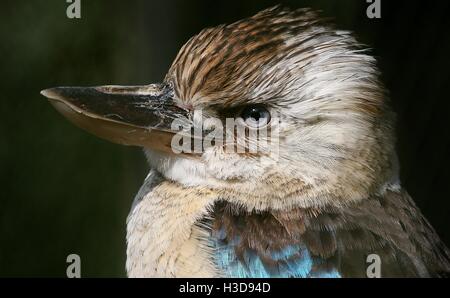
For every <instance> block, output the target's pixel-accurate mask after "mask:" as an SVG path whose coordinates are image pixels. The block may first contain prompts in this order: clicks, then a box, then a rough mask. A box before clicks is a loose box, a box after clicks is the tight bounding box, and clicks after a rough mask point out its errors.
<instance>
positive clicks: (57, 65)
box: [0, 0, 450, 277]
mask: <svg viewBox="0 0 450 298" xmlns="http://www.w3.org/2000/svg"><path fill="white" fill-rule="evenodd" d="M278 3H281V4H283V5H285V6H288V7H291V8H299V7H313V8H315V9H319V10H322V11H323V14H324V15H325V16H328V17H332V18H334V19H335V22H336V23H337V24H338V26H339V27H340V28H342V29H348V30H352V31H354V32H355V34H356V36H357V37H358V39H359V40H360V41H362V42H364V43H366V44H367V45H368V46H369V47H371V48H372V49H373V50H372V53H373V54H374V55H375V56H376V57H377V59H378V61H379V66H380V68H381V71H382V73H383V81H384V83H385V84H386V85H387V87H388V89H389V90H390V93H391V98H392V105H393V107H394V109H395V111H396V112H397V114H398V121H397V135H398V144H397V147H398V153H399V157H400V162H401V178H402V182H403V185H404V186H405V187H406V189H407V190H408V191H409V193H410V194H411V196H412V197H413V198H414V200H415V201H416V203H417V204H418V206H419V207H420V208H421V210H422V211H423V213H424V214H425V216H426V217H427V218H428V219H429V220H430V222H431V223H432V225H433V226H434V227H435V229H436V230H437V232H438V234H439V235H440V236H441V237H442V239H443V240H444V242H446V244H447V245H450V229H449V224H450V218H449V215H450V175H449V171H450V170H449V169H450V164H449V161H450V158H449V154H450V134H449V129H450V125H449V124H450V119H449V118H450V113H449V107H450V105H449V100H450V98H449V94H450V75H449V70H450V58H449V57H448V55H449V53H450V39H449V29H450V27H449V19H450V15H449V14H450V5H449V3H450V2H448V1H423V2H419V1H411V0H408V1H399V0H396V1H392V0H389V1H386V0H382V1H381V3H382V7H381V13H382V18H381V19H378V20H377V19H368V18H367V16H366V8H367V6H368V4H367V3H366V0H346V1H343V0H339V1H337V0H315V1H302V0H292V1H269V0H254V1H230V0H228V1H197V0H189V1H184V0H172V1H167V0H165V1H143V0H130V1H118V0H117V1H113V0H95V1H92V0H91V1H86V0H82V1H81V13H82V18H81V19H80V20H77V19H68V18H67V16H66V8H67V5H68V4H67V3H66V1H65V0H33V1H24V0H15V1H9V0H6V1H2V2H1V4H0V37H1V42H0V54H1V55H0V57H1V62H0V63H1V66H0V84H1V89H0V94H1V95H0V97H1V99H0V107H1V109H0V111H1V116H0V179H1V180H0V181H1V184H0V185H1V190H0V277H7V276H12V277H42V276H56V277H65V276H66V266H67V264H66V257H67V255H69V254H72V253H75V254H78V255H80V256H81V260H82V261H81V271H82V277H122V276H125V221H126V216H127V214H128V211H129V209H130V206H131V203H132V200H133V197H134V195H135V193H136V192H137V190H138V189H139V186H140V185H141V183H142V182H143V179H144V178H145V176H146V173H147V171H148V166H147V164H146V160H145V158H144V156H143V153H142V152H141V150H140V149H138V148H131V147H121V146H119V145H114V144H110V143H107V142H106V141H103V140H100V139H97V138H95V137H93V136H91V135H89V134H87V133H85V132H84V131H81V130H80V129H78V128H76V127H75V126H73V125H72V124H70V123H69V122H67V121H66V120H65V119H63V117H62V116H60V115H59V114H58V113H57V112H56V111H55V110H54V109H53V108H52V107H51V106H50V105H49V104H48V102H47V101H46V100H45V99H44V98H43V97H42V96H41V95H40V94H39V92H40V90H42V89H45V88H47V87H52V86H60V85H103V84H124V85H127V84H146V83H150V82H159V81H161V80H162V79H163V77H164V75H165V72H166V71H167V69H168V68H169V66H170V64H171V62H172V60H173V59H174V57H175V55H176V54H177V52H178V49H179V48H180V47H181V46H182V45H183V44H184V43H185V42H186V41H187V40H188V39H189V37H191V36H192V35H194V34H196V33H198V32H199V31H200V30H201V29H203V28H205V27H208V26H215V25H218V24H221V23H229V22H233V21H236V20H238V19H240V18H243V17H246V16H250V15H252V14H254V13H256V12H258V11H259V10H261V9H264V8H267V7H270V6H273V5H275V4H278Z"/></svg>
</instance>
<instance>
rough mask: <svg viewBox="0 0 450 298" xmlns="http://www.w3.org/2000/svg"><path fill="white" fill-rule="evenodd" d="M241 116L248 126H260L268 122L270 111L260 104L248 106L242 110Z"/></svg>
mask: <svg viewBox="0 0 450 298" xmlns="http://www.w3.org/2000/svg"><path fill="white" fill-rule="evenodd" d="M241 118H242V120H244V122H245V124H246V125H248V126H249V127H251V128H260V127H263V126H264V125H267V124H268V123H269V122H270V113H269V111H268V110H267V109H266V108H265V107H263V106H260V105H254V106H248V107H245V108H244V109H243V110H242V112H241Z"/></svg>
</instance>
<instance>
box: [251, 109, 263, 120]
mask: <svg viewBox="0 0 450 298" xmlns="http://www.w3.org/2000/svg"><path fill="white" fill-rule="evenodd" d="M250 118H253V119H255V120H256V121H259V118H261V111H258V110H257V109H256V108H253V109H252V110H251V111H250Z"/></svg>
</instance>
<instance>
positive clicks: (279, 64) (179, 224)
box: [42, 7, 450, 277]
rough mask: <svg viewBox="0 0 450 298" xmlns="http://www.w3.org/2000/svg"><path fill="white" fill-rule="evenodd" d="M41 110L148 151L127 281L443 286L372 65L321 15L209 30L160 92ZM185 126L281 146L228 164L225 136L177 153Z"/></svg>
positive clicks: (436, 246) (291, 13)
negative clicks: (260, 134)
mask: <svg viewBox="0 0 450 298" xmlns="http://www.w3.org/2000/svg"><path fill="white" fill-rule="evenodd" d="M42 94H43V95H45V96H46V97H48V98H49V99H50V102H51V103H52V104H53V105H54V106H55V107H56V109H57V110H58V111H59V112H61V113H62V114H63V115H64V116H65V117H67V118H68V119H69V120H70V121H72V122H74V123H75V124H76V125H78V126H80V127H81V128H83V129H86V130H87V131H90V132H92V133H94V134H95V135H97V136H99V137H102V138H105V139H108V140H110V141H113V142H116V143H120V144H126V145H135V146H141V147H143V148H144V149H145V154H146V156H147V158H148V161H149V163H150V166H151V170H150V173H149V174H148V176H147V178H146V179H145V181H144V184H143V186H142V187H141V189H140V190H139V192H138V194H137V196H136V198H135V200H134V203H133V205H132V208H131V212H130V214H129V217H128V220H127V261H126V269H127V273H128V276H130V277H365V276H367V274H368V273H370V274H375V275H378V276H381V277H417V276H418V277H429V276H442V275H445V274H446V273H447V272H448V271H450V262H449V259H450V257H449V256H450V253H449V250H448V249H447V247H446V246H445V245H444V244H443V242H441V240H440V239H439V237H438V235H437V234H436V232H435V231H434V230H433V228H432V227H431V226H430V224H429V223H428V222H427V220H426V219H425V218H424V217H423V215H422V214H421V212H420V211H419V210H418V208H417V207H416V205H415V204H414V202H413V201H412V199H411V198H410V197H409V195H408V194H407V192H406V191H405V190H404V189H402V187H401V185H400V181H399V178H398V166H397V162H396V154H395V150H394V137H393V113H392V111H391V110H390V108H389V106H388V100H387V96H386V92H385V90H384V88H383V86H382V84H381V83H380V81H379V72H378V70H377V67H376V61H375V59H374V58H372V57H371V56H370V55H369V54H368V53H367V51H366V50H365V49H364V48H363V46H361V45H360V44H359V43H358V42H357V41H356V40H355V39H354V38H353V37H352V35H351V34H350V33H349V32H347V31H340V30H336V29H335V28H334V27H333V25H332V24H329V22H328V21H325V20H324V19H322V18H321V17H320V16H319V15H318V13H316V12H314V11H311V10H309V9H299V10H289V9H284V8H280V7H275V8H270V9H267V10H264V11H261V12H259V13H258V14H256V15H254V16H252V17H250V18H247V19H243V20H240V21H237V22H235V23H232V24H229V25H221V26H218V27H215V28H209V29H205V30H203V31H201V32H200V33H199V34H197V35H196V36H194V37H192V38H191V39H190V40H189V41H188V42H187V43H186V44H185V45H184V46H183V47H182V49H181V50H180V52H179V53H178V55H177V57H176V58H175V61H174V62H173V64H172V66H171V67H170V69H169V72H168V73H167V75H166V77H165V79H164V82H163V83H161V84H151V85H146V86H133V87H131V86H100V87H87V88H85V87H58V88H52V89H47V90H44V91H42ZM198 111H201V112H202V113H201V115H202V116H201V117H200V118H199V117H197V119H196V117H195V115H196V113H197V112H198ZM180 118H183V119H185V120H187V121H188V122H189V123H190V124H191V125H192V127H194V128H195V127H196V126H198V125H199V123H209V122H211V121H210V120H211V119H215V120H217V119H219V122H222V123H223V124H224V127H225V121H226V119H229V118H231V119H234V120H236V123H241V127H244V128H245V129H246V134H245V136H244V139H245V138H248V134H247V133H248V132H249V131H258V130H259V129H261V128H262V127H267V126H268V125H269V124H271V125H272V127H275V128H276V130H277V142H270V141H273V140H272V138H273V136H272V134H267V136H266V137H265V139H266V141H269V142H266V143H265V145H264V146H265V147H264V150H257V151H256V152H251V153H250V152H247V151H245V152H237V151H233V150H225V149H226V147H227V146H230V145H231V146H234V145H238V144H237V142H238V141H237V140H238V138H237V137H236V135H232V136H233V137H232V138H228V139H226V140H225V141H224V143H220V142H218V143H217V144H216V143H211V145H210V146H202V148H201V150H200V152H198V150H197V151H196V152H181V153H179V152H178V153H177V152H175V151H174V148H173V144H174V142H173V138H174V136H177V135H178V133H179V132H180V130H176V129H174V126H173V125H172V124H173V122H174V121H175V120H176V119H180ZM275 118H276V119H277V120H276V121H275V120H274V119H275ZM216 123H217V122H216ZM206 126H208V125H203V126H202V127H203V128H204V127H206ZM194 130H195V129H194ZM183 131H184V132H185V133H189V129H187V130H183ZM191 131H192V130H191ZM228 131H230V130H228ZM232 131H233V132H234V129H233V130H232ZM206 135H207V131H206V129H205V131H203V132H202V133H201V134H200V139H202V138H205V136H206ZM195 138H196V136H194V137H193V139H195ZM197 138H198V135H197ZM195 140H197V139H195ZM244 147H245V145H244ZM275 147H276V148H275ZM372 261H377V262H378V264H377V266H378V268H379V271H380V272H378V273H377V272H375V271H376V266H375V267H371V268H368V267H370V265H371V264H372ZM371 270H372V271H371Z"/></svg>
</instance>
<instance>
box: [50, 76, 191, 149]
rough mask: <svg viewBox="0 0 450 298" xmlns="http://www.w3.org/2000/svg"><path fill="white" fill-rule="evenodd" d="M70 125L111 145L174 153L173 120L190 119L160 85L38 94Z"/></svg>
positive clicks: (61, 88) (60, 90) (65, 90)
mask: <svg viewBox="0 0 450 298" xmlns="http://www.w3.org/2000/svg"><path fill="white" fill-rule="evenodd" d="M41 94H42V95H44V96H45V97H47V98H48V99H49V101H50V103H51V104H52V105H53V106H54V107H55V108H56V110H58V111H59V112H60V113H61V114H63V115H64V117H66V118H67V119H68V120H69V121H71V122H73V123H74V124H75V125H77V126H79V127H80V128H82V129H84V130H86V131H88V132H90V133H92V134H94V135H96V136H98V137H100V138H103V139H106V140H109V141H111V142H114V143H118V144H123V145H132V146H141V147H145V148H149V149H155V150H158V151H163V152H167V153H173V152H172V149H171V139H172V137H173V136H174V135H175V134H176V133H178V132H179V131H175V130H172V129H171V124H172V122H173V120H174V119H180V118H183V117H184V118H185V119H189V111H187V110H185V109H182V108H180V107H177V106H176V105H175V104H174V101H173V99H172V98H171V92H170V90H168V88H167V87H165V86H163V85H157V84H154V85H147V86H130V87H128V86H100V87H57V88H51V89H46V90H43V91H42V92H41Z"/></svg>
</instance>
